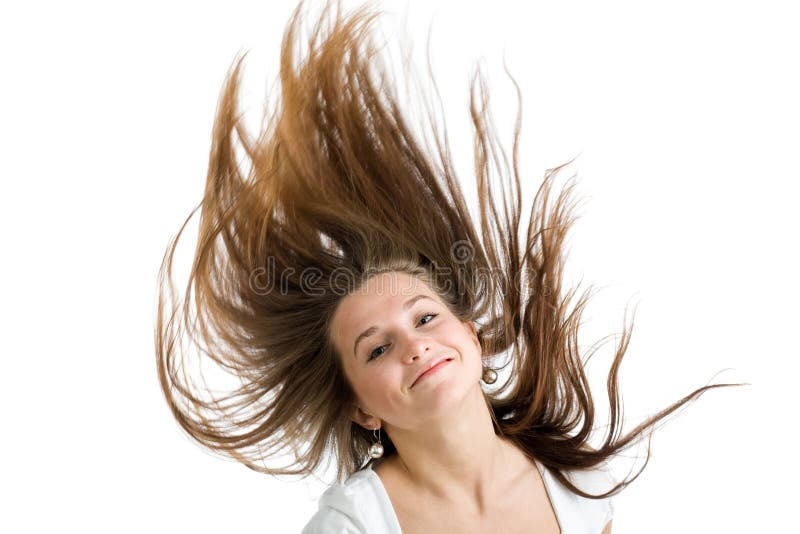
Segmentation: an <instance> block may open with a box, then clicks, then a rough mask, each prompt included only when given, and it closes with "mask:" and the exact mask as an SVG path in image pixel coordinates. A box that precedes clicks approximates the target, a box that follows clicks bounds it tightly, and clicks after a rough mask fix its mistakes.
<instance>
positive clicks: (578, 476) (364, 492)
mask: <svg viewBox="0 0 800 534" xmlns="http://www.w3.org/2000/svg"><path fill="white" fill-rule="evenodd" d="M535 463H536V467H538V468H539V472H540V473H542V480H544V486H545V489H546V490H547V494H548V496H549V497H550V502H551V504H552V505H553V510H554V511H555V514H556V518H557V519H558V524H559V526H560V528H561V534H600V532H602V530H603V528H604V527H605V526H606V524H607V523H608V522H609V521H610V520H611V518H612V517H613V515H614V507H613V505H612V503H611V500H612V497H607V498H605V499H587V498H585V497H581V496H579V495H576V494H574V493H572V492H571V491H569V490H568V489H567V488H566V487H565V486H564V485H563V484H561V483H560V482H559V481H558V480H556V479H555V477H553V475H552V473H550V471H549V470H548V469H546V468H544V466H543V465H542V464H540V463H539V462H538V461H536V462H535ZM564 474H565V476H566V477H567V478H569V480H570V481H571V482H572V483H573V484H575V485H576V486H577V487H579V488H580V489H582V490H583V491H585V492H586V493H591V494H592V495H597V494H599V493H605V492H606V491H608V490H610V489H611V488H612V487H614V485H615V484H616V483H617V481H616V480H615V479H614V477H613V476H612V475H611V474H610V472H609V469H608V464H607V463H605V462H604V464H603V466H602V467H601V468H595V469H593V470H571V471H564ZM302 534H402V531H401V530H400V522H399V521H398V519H397V515H395V512H394V508H392V503H391V501H390V500H389V495H388V494H387V493H386V488H385V487H384V486H383V483H382V482H381V479H380V477H379V476H378V474H377V473H375V471H373V470H372V467H371V466H367V467H366V468H364V469H362V470H361V471H358V472H357V473H355V474H353V475H352V476H351V477H350V478H348V479H347V480H346V481H345V482H344V484H334V485H332V486H331V487H329V488H328V489H327V490H326V491H325V493H323V494H322V496H321V497H320V499H319V510H317V513H316V514H314V515H313V516H312V517H311V520H310V521H309V522H308V523H307V524H306V526H305V527H304V528H303V531H302Z"/></svg>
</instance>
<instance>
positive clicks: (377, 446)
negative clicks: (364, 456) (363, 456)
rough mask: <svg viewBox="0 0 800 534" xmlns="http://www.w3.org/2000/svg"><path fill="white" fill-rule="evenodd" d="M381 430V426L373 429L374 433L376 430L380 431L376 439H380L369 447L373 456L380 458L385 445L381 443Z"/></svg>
mask: <svg viewBox="0 0 800 534" xmlns="http://www.w3.org/2000/svg"><path fill="white" fill-rule="evenodd" d="M380 431H381V429H380V427H378V428H373V429H372V433H373V434H375V432H377V433H378V434H377V435H376V436H375V439H377V440H378V441H376V442H375V443H373V444H372V445H370V447H369V455H370V457H372V458H380V457H381V456H383V445H381V436H380Z"/></svg>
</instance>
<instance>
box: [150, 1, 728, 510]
mask: <svg viewBox="0 0 800 534" xmlns="http://www.w3.org/2000/svg"><path fill="white" fill-rule="evenodd" d="M332 5H333V4H331V3H328V4H326V6H325V9H324V10H323V12H322V16H321V17H320V19H319V20H318V22H317V23H316V24H315V26H314V27H313V31H312V32H311V36H310V38H309V42H308V46H309V49H308V54H307V56H306V57H305V58H304V59H303V60H302V61H298V63H297V64H295V55H296V51H297V43H296V41H298V32H299V30H300V23H301V22H302V20H303V18H302V16H301V12H302V9H301V8H302V7H303V3H302V2H301V3H300V5H298V7H297V8H296V9H295V11H294V13H293V15H292V17H291V20H290V22H289V25H288V26H287V29H286V32H285V34H284V37H283V42H282V46H281V63H280V84H281V85H280V89H281V93H280V98H279V99H278V100H277V102H276V105H275V107H274V109H272V110H271V112H270V113H268V115H267V116H265V120H264V122H263V124H264V126H263V129H262V131H261V132H260V133H259V136H258V137H257V138H253V137H251V136H250V135H249V134H248V132H247V131H246V129H245V128H244V127H243V125H242V121H241V117H240V112H239V109H238V102H237V98H238V92H239V86H240V78H241V70H242V64H243V60H244V57H245V55H241V56H239V57H237V58H236V60H235V61H234V63H233V66H232V67H231V70H230V72H229V73H228V76H227V78H226V81H225V83H224V87H223V89H222V93H221V96H220V100H219V105H218V110H217V113H216V118H215V122H214V128H213V139H212V145H211V152H210V157H209V169H208V176H207V183H206V188H205V194H204V196H203V199H202V201H201V202H200V204H199V205H198V206H197V207H196V208H195V209H194V210H193V211H192V213H191V214H190V215H189V217H188V218H187V220H186V222H184V224H183V226H182V227H181V228H180V230H179V232H178V234H177V235H176V236H175V238H174V239H173V240H172V241H171V242H170V244H169V245H168V247H167V252H166V254H165V256H164V261H163V263H162V265H161V269H160V273H159V306H158V317H157V324H156V332H155V333H156V356H157V360H156V361H157V367H158V377H159V380H160V384H161V388H162V390H163V393H164V395H165V396H166V399H167V402H168V404H169V406H170V408H171V410H172V413H173V414H174V416H175V418H176V419H177V421H178V422H179V423H180V425H181V426H182V427H183V428H184V429H185V430H186V431H187V432H188V433H189V435H190V436H192V437H193V438H194V439H196V440H197V441H198V442H199V443H201V444H203V445H205V446H207V447H209V448H210V449H213V450H215V451H219V452H220V453H222V454H225V455H228V456H230V457H233V458H235V459H236V460H238V461H240V462H242V463H243V464H244V465H246V466H247V467H249V468H251V469H254V470H257V471H260V472H263V473H269V474H274V475H278V474H289V475H299V474H310V473H312V472H315V471H316V470H317V469H319V468H320V467H321V466H322V465H323V463H326V464H327V462H328V461H331V460H332V461H334V462H335V463H336V466H337V479H338V480H339V481H343V480H345V479H346V478H347V477H349V476H350V475H351V474H353V473H354V472H355V471H357V470H359V469H362V468H363V467H365V466H366V463H365V459H368V454H367V451H368V448H369V446H370V444H371V443H372V441H373V435H372V432H370V431H368V430H366V429H364V428H362V427H361V426H359V425H357V424H356V423H354V422H353V421H352V420H351V418H350V414H351V408H352V406H353V403H354V401H355V398H354V393H353V390H352V388H351V386H350V384H349V383H348V380H347V377H346V376H345V374H344V371H343V367H342V365H341V362H340V358H339V355H338V354H336V351H335V350H334V348H333V345H332V343H331V340H330V337H329V324H330V320H331V317H332V315H333V312H334V311H335V309H336V307H337V305H338V303H339V302H340V301H341V299H342V298H343V297H344V296H345V295H347V294H348V293H349V292H350V291H353V290H355V289H356V288H357V287H359V285H360V284H363V283H364V281H365V280H366V279H367V278H368V277H369V276H372V275H374V274H375V273H378V272H384V271H402V272H406V273H409V274H413V275H415V276H418V277H419V278H420V279H422V280H424V281H426V282H427V283H428V284H429V285H430V286H431V287H432V288H434V289H435V290H436V291H437V292H438V294H440V295H441V296H442V298H443V300H444V301H445V302H446V303H447V304H448V306H450V308H451V310H452V311H453V313H454V314H455V315H456V316H458V317H459V318H460V319H462V320H471V321H474V323H475V324H476V326H477V329H478V336H479V339H480V342H481V346H482V349H483V355H484V356H483V357H484V358H485V363H486V365H489V366H492V367H495V368H497V369H505V368H508V367H509V366H510V368H509V372H508V373H507V377H505V378H503V379H502V380H501V381H499V382H498V384H496V387H494V388H493V389H492V390H491V391H488V390H486V389H485V390H484V394H485V395H486V401H487V405H488V407H489V409H490V412H491V415H492V418H493V420H494V424H495V431H496V432H497V433H498V434H501V435H503V436H505V437H507V438H509V439H511V440H513V442H514V443H516V444H517V445H518V446H519V447H520V448H521V449H522V450H523V451H524V452H525V453H526V454H527V455H529V456H530V457H533V458H536V459H538V460H539V461H541V462H542V463H543V464H544V465H545V466H547V467H549V468H550V469H551V470H552V471H553V473H554V474H555V476H556V477H557V478H558V480H559V481H561V482H562V483H564V484H565V485H567V486H568V487H569V488H570V489H571V490H572V491H574V492H575V493H577V494H579V495H583V496H585V497H602V496H606V495H609V494H612V492H611V491H609V492H606V493H604V494H602V495H601V496H593V495H591V494H587V493H585V492H583V491H581V490H580V489H579V488H576V487H575V486H574V485H573V484H572V483H571V482H570V481H569V480H568V479H567V478H566V477H564V475H563V473H562V471H563V470H570V469H586V468H591V467H594V466H596V465H598V464H600V463H601V462H603V461H605V460H606V459H607V458H609V457H610V456H612V455H614V454H616V453H618V452H619V451H621V450H623V449H626V448H628V447H630V446H631V445H632V444H634V443H636V442H638V441H639V440H641V439H642V438H643V437H645V436H652V432H653V431H654V429H655V425H656V424H657V423H658V422H659V421H661V420H663V419H664V418H665V417H667V416H668V415H669V414H671V413H673V412H674V411H675V410H677V409H678V408H679V407H681V406H682V405H684V404H685V403H687V402H689V401H690V400H693V399H695V398H697V397H698V396H699V395H701V394H702V393H703V392H704V391H706V390H707V389H710V388H715V387H724V386H731V385H741V384H715V385H709V386H705V387H701V388H699V389H697V390H695V391H693V392H692V393H691V394H689V395H687V396H685V397H684V398H682V399H680V400H678V401H677V402H675V403H674V404H672V405H670V406H669V407H667V408H666V409H664V410H662V411H661V412H659V413H657V414H656V415H654V416H652V417H650V418H649V419H647V420H646V421H645V422H643V423H641V424H640V425H638V426H637V427H636V428H634V429H633V430H631V431H630V432H628V433H627V434H625V435H624V436H620V433H621V430H622V427H621V424H622V403H621V398H620V393H619V391H618V384H617V378H618V373H619V369H620V365H621V362H622V357H623V355H624V354H625V351H626V348H627V345H628V342H629V339H630V334H631V330H632V326H633V323H632V321H631V324H630V326H629V327H627V328H625V329H624V332H623V336H622V339H621V341H620V343H619V345H618V346H617V348H616V351H615V357H614V361H613V363H612V365H611V368H610V371H609V373H608V379H607V393H608V399H609V403H610V424H609V425H608V427H607V430H605V439H604V440H603V442H602V445H601V446H600V447H598V448H595V447H592V446H590V445H589V437H590V435H591V434H592V432H593V430H594V427H595V405H594V401H593V400H592V395H591V392H590V387H589V383H588V381H587V377H586V375H585V373H584V365H585V361H582V359H581V355H580V353H579V350H578V345H577V332H578V328H579V324H580V318H581V313H582V310H583V309H584V307H585V305H586V304H587V302H588V300H589V294H590V291H589V290H587V291H584V292H583V293H582V295H581V296H580V298H578V300H577V302H576V303H575V304H574V305H571V302H572V299H573V297H574V296H575V289H573V290H570V291H567V292H565V291H563V290H562V269H563V258H562V246H563V243H564V240H565V236H566V234H567V231H568V230H569V228H570V226H571V225H572V223H573V221H574V220H575V217H574V214H573V211H574V204H575V202H574V200H573V199H572V190H573V188H574V182H573V181H569V182H568V183H567V186H566V187H564V188H563V189H562V191H561V192H560V193H559V194H558V196H557V198H556V199H555V200H554V201H553V200H552V199H551V189H552V185H553V182H554V180H555V178H556V176H557V175H558V173H559V172H560V171H562V169H563V168H564V167H566V166H567V165H569V163H570V162H566V163H564V164H563V165H560V166H558V167H556V168H553V169H551V170H549V171H548V172H547V173H546V175H545V177H544V180H543V181H542V183H541V185H540V186H539V188H538V191H537V193H536V195H535V198H534V201H533V205H532V209H531V213H530V215H529V218H528V221H527V233H526V236H525V239H524V240H522V241H521V240H520V236H519V234H520V229H521V227H520V225H521V224H522V222H523V221H522V218H521V213H522V205H521V203H522V199H521V194H520V176H519V174H520V173H519V167H518V161H519V133H520V115H521V113H520V111H518V114H517V123H516V126H515V130H514V142H513V150H512V152H511V166H510V168H509V165H508V158H507V156H506V154H505V152H504V151H503V149H502V147H501V146H500V143H499V142H498V140H497V136H496V134H495V131H494V126H493V123H492V118H491V113H490V111H489V106H488V103H489V95H488V91H487V89H486V82H485V80H484V77H483V75H482V74H481V72H480V70H476V72H475V73H474V75H473V77H472V80H471V92H470V106H469V109H470V113H471V118H472V123H473V125H474V129H475V137H474V140H475V141H474V156H475V178H476V186H477V193H478V201H479V205H478V207H479V210H478V213H477V216H476V217H475V219H474V220H473V212H472V211H470V209H469V208H468V206H467V203H466V201H465V199H464V196H463V194H462V191H461V188H460V186H459V183H460V180H459V179H458V177H457V176H456V173H455V171H454V165H453V162H452V158H451V154H450V149H449V145H448V142H447V136H446V133H444V134H442V133H441V132H440V130H439V128H438V127H437V124H436V120H435V119H433V118H432V115H431V114H430V110H429V115H428V123H429V126H430V127H431V128H432V133H433V136H432V139H433V140H432V141H431V142H430V143H428V145H430V146H423V144H422V143H420V142H419V140H418V139H417V137H415V135H414V133H413V130H412V125H410V124H409V123H408V122H407V120H406V118H405V117H404V115H403V113H402V112H401V109H400V105H399V98H398V96H397V93H396V91H395V84H394V83H393V81H392V80H391V78H390V76H389V75H388V74H387V72H386V71H385V70H384V69H383V68H382V64H381V63H380V62H379V61H378V59H377V50H378V49H377V47H376V46H375V45H374V44H373V42H372V40H371V37H370V32H369V31H370V27H371V26H372V24H373V22H374V21H375V19H376V18H377V16H378V14H379V12H378V11H376V10H373V9H369V8H367V7H361V8H360V9H357V10H354V11H353V12H351V13H348V14H342V12H341V6H339V4H338V2H337V3H336V6H337V10H336V14H335V16H334V17H332V20H331V22H330V24H329V25H328V30H327V31H325V32H324V31H323V27H324V21H325V20H327V19H328V18H329V17H328V14H329V13H330V11H331V8H332ZM509 76H510V74H509ZM511 79H512V81H513V78H511ZM514 85H515V87H517V98H518V103H519V106H520V107H519V108H518V110H520V109H521V96H520V90H519V87H518V86H517V85H516V82H514ZM437 94H438V93H437ZM237 142H238V144H237ZM432 148H435V150H431V149H432ZM241 156H244V158H245V160H246V162H247V166H244V165H243V163H241V162H239V161H238V159H241ZM493 171H494V172H496V173H497V175H498V177H499V178H500V181H499V182H497V183H496V184H494V185H492V183H491V182H492V180H491V177H492V175H493ZM198 209H200V210H201V215H200V227H199V235H198V238H197V245H196V249H195V255H194V261H193V264H192V266H191V272H190V275H189V281H188V283H187V287H186V293H185V295H184V297H183V299H182V302H180V300H181V299H178V298H177V297H176V295H175V288H174V284H173V282H172V264H173V256H174V254H175V250H176V246H177V243H178V240H179V238H180V236H181V234H182V233H183V231H184V229H185V227H186V224H187V223H188V222H189V220H190V219H191V218H192V216H193V215H194V214H195V212H196V211H197V210H198ZM192 294H193V297H194V298H193V299H192V298H191V297H192ZM184 336H186V337H187V338H188V339H190V340H191V341H193V342H194V343H195V344H196V347H197V349H198V351H199V352H200V354H201V356H202V357H203V359H204V360H205V359H210V360H211V361H213V362H214V363H215V364H216V365H217V366H218V367H219V368H220V369H222V370H223V371H225V372H227V373H229V374H230V375H232V376H233V377H235V379H236V380H237V381H238V383H240V384H241V386H240V387H237V388H231V391H229V392H228V393H227V394H224V395H214V394H213V392H212V391H211V389H210V388H209V387H208V386H202V387H201V386H199V385H198V384H196V383H195V381H194V380H193V379H192V378H191V376H190V373H189V372H188V367H189V366H188V365H187V364H184V362H183V359H181V357H182V356H184V354H185V353H186V352H188V351H184V350H183V348H184V347H183V338H184ZM597 348H598V347H597V346H596V345H595V346H593V347H592V350H591V351H590V354H589V355H588V356H587V357H586V360H588V357H589V356H591V353H594V352H595V351H596V350H597ZM502 374H504V373H501V375H502ZM487 389H488V388H487ZM384 446H385V448H386V452H385V455H386V456H389V455H391V454H394V453H396V450H395V449H394V447H393V445H392V443H391V439H390V438H389V437H388V436H387V437H386V439H385V440H384ZM287 454H288V455H289V458H288V462H287V463H286V464H284V465H283V466H273V467H267V466H266V465H265V463H264V460H266V459H267V458H273V457H277V456H279V455H281V456H285V455H287ZM649 456H650V448H649V441H648V453H647V458H648V459H649ZM369 461H371V460H368V461H367V463H369ZM646 465H647V462H645V465H644V466H642V469H644V467H645V466H646ZM640 473H641V470H640V471H639V473H637V474H636V475H635V476H633V477H632V478H631V479H630V480H624V481H622V482H621V483H620V484H618V485H617V486H615V487H614V488H613V492H617V491H619V490H621V488H624V487H625V486H627V484H629V483H630V482H632V481H633V480H635V479H636V478H637V477H638V476H639V474H640Z"/></svg>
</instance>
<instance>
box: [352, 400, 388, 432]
mask: <svg viewBox="0 0 800 534" xmlns="http://www.w3.org/2000/svg"><path fill="white" fill-rule="evenodd" d="M350 419H352V420H353V422H355V423H356V424H359V425H361V426H363V427H364V428H366V429H367V430H374V429H377V428H380V427H381V420H380V418H379V417H375V416H374V415H370V414H368V413H367V412H365V411H364V410H362V409H361V407H360V406H356V405H353V409H352V411H351V412H350Z"/></svg>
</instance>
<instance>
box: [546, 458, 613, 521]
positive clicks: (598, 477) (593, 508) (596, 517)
mask: <svg viewBox="0 0 800 534" xmlns="http://www.w3.org/2000/svg"><path fill="white" fill-rule="evenodd" d="M562 473H563V474H564V476H565V477H566V478H567V479H568V480H569V481H570V482H572V484H573V485H575V486H576V487H577V488H579V489H580V490H582V491H584V492H586V493H589V494H592V495H598V494H601V493H605V492H607V491H609V490H611V489H613V488H614V486H616V485H617V483H618V482H617V480H616V478H615V477H614V475H613V474H612V472H611V469H610V466H609V465H608V462H603V463H602V464H601V465H599V466H597V467H594V468H591V469H570V470H564V471H562ZM544 479H545V483H546V484H547V485H548V490H549V491H550V497H551V499H552V501H553V505H554V508H556V513H557V514H558V516H559V519H560V520H561V521H562V523H563V524H562V527H565V528H563V529H562V530H563V531H565V532H567V531H569V532H581V533H587V534H588V533H591V534H600V533H601V532H603V529H604V528H605V527H606V526H607V525H608V523H609V522H610V521H611V519H612V518H613V517H614V504H613V497H610V496H609V497H604V498H600V499H592V498H588V497H583V496H580V495H577V494H576V493H573V492H572V491H571V490H569V489H568V488H567V487H566V486H564V485H563V484H561V483H560V482H559V481H558V480H557V479H556V478H555V477H554V475H553V474H552V473H550V472H549V471H547V473H546V474H545V476H544ZM566 527H568V528H566Z"/></svg>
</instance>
